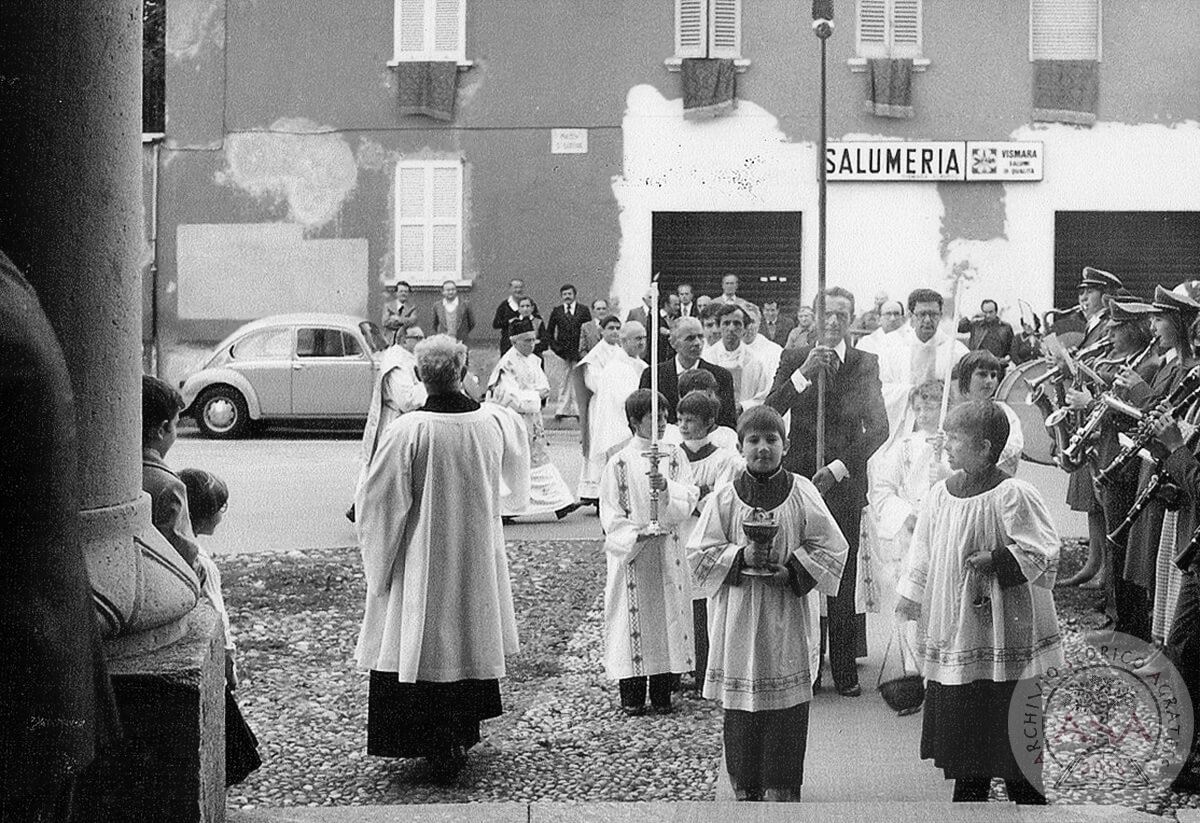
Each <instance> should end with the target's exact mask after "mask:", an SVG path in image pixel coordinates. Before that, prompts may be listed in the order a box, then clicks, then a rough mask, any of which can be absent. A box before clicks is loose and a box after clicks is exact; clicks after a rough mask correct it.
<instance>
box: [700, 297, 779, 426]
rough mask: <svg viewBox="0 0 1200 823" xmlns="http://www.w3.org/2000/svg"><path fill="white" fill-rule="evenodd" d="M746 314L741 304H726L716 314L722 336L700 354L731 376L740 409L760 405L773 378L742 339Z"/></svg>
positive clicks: (768, 390) (735, 398) (771, 373)
mask: <svg viewBox="0 0 1200 823" xmlns="http://www.w3.org/2000/svg"><path fill="white" fill-rule="evenodd" d="M747 316H748V315H747V313H746V310H745V309H743V308H742V307H741V306H740V305H738V304H736V303H727V304H726V305H725V306H724V307H723V308H721V309H720V310H719V311H718V313H717V320H718V322H719V323H720V326H721V339H720V340H718V341H717V342H716V343H714V344H712V345H711V346H707V347H706V348H705V349H704V352H703V353H702V354H701V355H700V357H701V359H703V360H706V361H708V362H709V363H712V364H714V365H716V366H720V367H721V368H723V369H725V371H727V372H729V374H730V375H731V376H732V377H733V396H734V400H735V401H736V402H737V405H738V408H739V411H744V410H746V409H750V408H753V407H755V406H761V405H762V404H763V401H765V400H766V399H767V394H769V393H770V391H771V380H772V379H773V378H774V377H775V373H774V372H773V371H772V372H768V371H767V367H766V365H765V364H764V363H763V361H762V359H761V358H760V357H759V356H758V355H757V354H755V353H754V351H753V350H752V349H751V348H750V347H749V346H747V345H746V343H745V342H744V341H743V339H742V337H743V334H744V333H745V329H746V318H747Z"/></svg>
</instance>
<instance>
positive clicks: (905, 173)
mask: <svg viewBox="0 0 1200 823" xmlns="http://www.w3.org/2000/svg"><path fill="white" fill-rule="evenodd" d="M825 174H826V177H827V179H828V180H829V181H830V182H857V183H875V182H886V181H896V180H903V181H909V182H917V181H935V182H977V181H984V180H1005V181H1012V180H1041V179H1042V144H1041V143H1040V142H1032V141H1029V142H995V141H982V140H968V141H940V142H930V143H907V142H905V143H899V142H895V141H890V140H889V141H862V142H848V143H829V144H828V145H827V146H826V147H825Z"/></svg>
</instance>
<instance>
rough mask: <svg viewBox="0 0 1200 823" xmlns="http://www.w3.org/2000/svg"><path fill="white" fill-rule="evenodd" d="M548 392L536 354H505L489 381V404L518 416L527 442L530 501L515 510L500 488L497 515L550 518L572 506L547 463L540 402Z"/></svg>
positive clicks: (559, 477)
mask: <svg viewBox="0 0 1200 823" xmlns="http://www.w3.org/2000/svg"><path fill="white" fill-rule="evenodd" d="M549 391H550V381H549V380H547V379H546V373H545V372H544V371H542V361H541V359H540V358H539V357H538V356H537V355H536V354H529V355H523V354H521V353H520V352H519V351H517V348H516V346H513V347H512V348H511V349H509V350H508V351H507V352H505V353H504V356H503V357H501V358H500V362H498V363H497V364H496V367H495V368H494V369H492V374H491V376H490V377H489V378H488V393H489V396H490V398H491V400H492V402H494V403H497V404H499V405H501V406H505V407H507V408H510V409H512V410H513V411H515V412H516V413H517V414H519V415H521V419H522V420H523V421H524V422H525V432H526V435H527V437H528V440H529V499H528V502H527V504H526V505H525V506H524V507H517V506H516V505H515V501H514V500H513V499H512V494H511V492H510V490H509V489H508V488H507V486H506V487H504V488H502V489H501V494H500V511H501V514H503V515H505V516H508V517H517V516H521V515H527V514H530V515H533V514H551V513H553V512H556V511H558V510H559V509H561V508H563V507H564V506H569V505H570V504H571V503H574V502H575V497H574V495H572V494H571V490H570V488H568V487H567V484H566V483H565V482H563V479H562V475H561V474H559V473H558V469H557V468H555V466H554V464H553V463H552V462H550V452H549V450H548V446H549V444H548V443H547V441H546V424H545V421H544V420H543V419H542V398H543V397H545V394H546V393H548V392H549Z"/></svg>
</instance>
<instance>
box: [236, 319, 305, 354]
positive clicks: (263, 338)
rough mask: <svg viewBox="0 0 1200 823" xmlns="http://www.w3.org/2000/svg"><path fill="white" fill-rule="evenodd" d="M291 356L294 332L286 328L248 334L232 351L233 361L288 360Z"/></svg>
mask: <svg viewBox="0 0 1200 823" xmlns="http://www.w3.org/2000/svg"><path fill="white" fill-rule="evenodd" d="M291 356H292V330H291V329H290V328H288V327H286V326H285V327H283V328H279V329H263V330H262V331H257V332H254V333H253V334H248V335H246V336H245V337H243V338H242V339H241V340H239V341H237V342H236V343H234V344H233V347H232V348H231V349H230V357H231V358H232V359H233V360H287V359H289V358H290V357H291Z"/></svg>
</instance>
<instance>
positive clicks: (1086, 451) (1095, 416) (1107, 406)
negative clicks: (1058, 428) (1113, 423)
mask: <svg viewBox="0 0 1200 823" xmlns="http://www.w3.org/2000/svg"><path fill="white" fill-rule="evenodd" d="M1153 351H1154V342H1153V341H1151V342H1150V344H1149V345H1148V346H1146V348H1145V349H1143V350H1142V351H1141V352H1140V353H1139V354H1137V356H1135V357H1134V358H1133V359H1132V360H1130V361H1129V362H1128V363H1127V364H1126V365H1127V366H1128V368H1131V369H1136V368H1137V367H1138V366H1140V365H1142V363H1144V362H1145V361H1146V358H1147V357H1149V356H1150V355H1151V353H1152V352H1153ZM1108 362H1120V361H1116V360H1114V361H1108ZM1097 365H1098V364H1097ZM1110 411H1111V412H1116V413H1117V414H1123V415H1125V416H1126V417H1131V418H1133V419H1134V420H1138V421H1140V420H1141V419H1142V411H1141V409H1139V408H1137V407H1136V406H1134V405H1131V404H1129V403H1126V402H1125V401H1124V400H1121V399H1120V398H1118V397H1117V396H1116V393H1115V392H1114V391H1113V390H1111V389H1110V390H1109V391H1106V392H1104V393H1103V394H1101V395H1100V396H1099V397H1098V398H1096V399H1095V400H1093V401H1092V403H1091V405H1090V406H1089V407H1088V409H1087V412H1086V415H1087V416H1086V419H1085V422H1084V423H1083V425H1082V426H1080V427H1079V428H1078V429H1076V430H1075V433H1074V434H1072V435H1071V439H1070V441H1069V442H1068V443H1067V445H1066V446H1065V447H1063V448H1062V449H1061V450H1060V451H1059V453H1058V454H1059V456H1058V459H1057V461H1056V462H1057V463H1058V465H1059V466H1060V467H1061V468H1063V469H1064V470H1066V471H1068V472H1070V471H1074V470H1076V469H1078V468H1081V467H1082V466H1083V465H1084V464H1085V463H1086V462H1087V460H1088V458H1089V456H1091V453H1092V452H1093V451H1094V447H1095V439H1096V436H1097V435H1099V434H1100V427H1101V426H1102V425H1103V424H1104V420H1105V418H1106V417H1107V416H1108V413H1109V412H1110ZM1046 425H1049V421H1047V424H1046Z"/></svg>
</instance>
